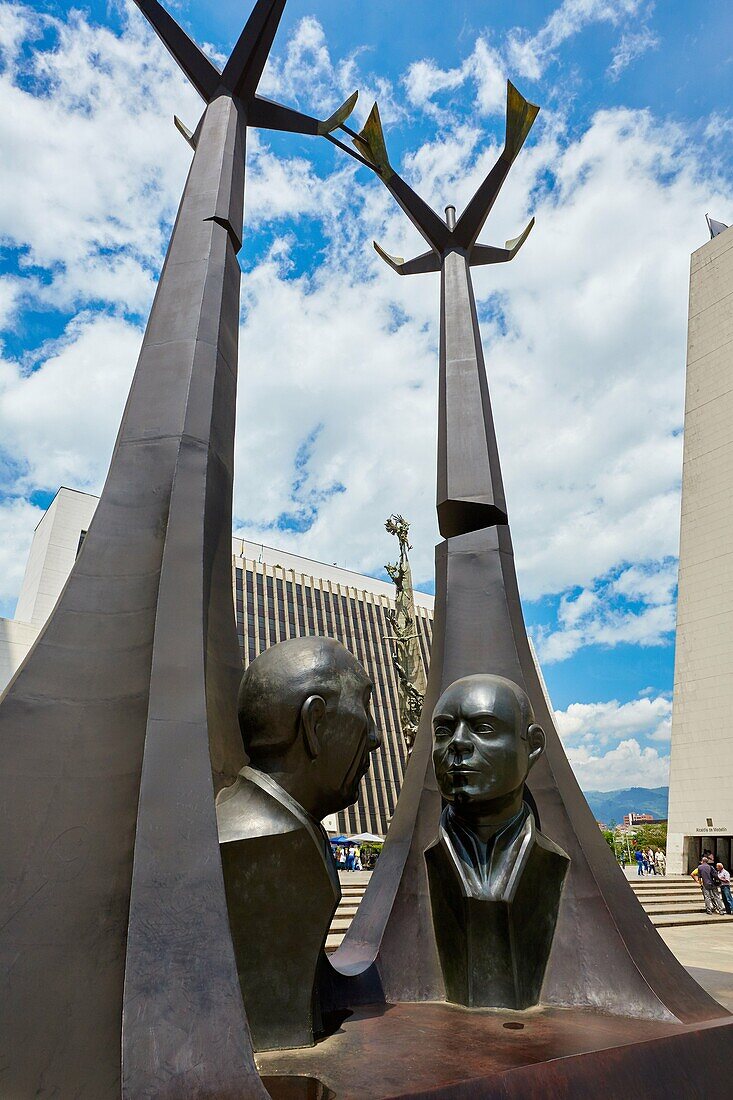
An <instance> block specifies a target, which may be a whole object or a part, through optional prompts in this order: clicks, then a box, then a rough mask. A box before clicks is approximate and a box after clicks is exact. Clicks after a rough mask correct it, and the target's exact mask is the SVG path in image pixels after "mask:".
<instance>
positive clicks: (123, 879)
mask: <svg viewBox="0 0 733 1100" xmlns="http://www.w3.org/2000/svg"><path fill="white" fill-rule="evenodd" d="M138 6H139V7H140V8H141V10H143V11H144V13H145V14H146V15H147V17H148V18H149V19H150V21H151V22H152V23H153V25H154V26H155V29H156V31H157V32H158V34H159V35H160V37H161V38H162V39H163V41H164V42H165V43H166V45H167V47H168V48H169V49H170V51H171V53H172V54H173V56H174V57H175V58H176V60H177V61H178V62H179V64H180V65H181V67H182V68H183V70H184V71H185V72H186V73H187V75H188V76H189V78H190V79H191V80H192V82H193V84H194V86H195V87H196V88H197V89H198V90H199V92H200V93H201V94H202V96H203V97H204V99H205V100H206V101H207V107H206V111H205V114H204V118H203V119H202V120H201V122H200V124H199V126H198V127H197V129H196V132H195V134H192V135H190V141H191V143H192V145H193V146H194V147H195V154H194V158H193V163H192V166H191V171H190V173H189V177H188V181H187V184H186V189H185V191H184V195H183V199H182V202H181V207H180V210H179V214H178V217H177V220H176V224H175V228H174V231H173V236H172V239H171V244H170V248H169V251H168V255H167V257H166V261H165V265H164V267H163V271H162V274H161V278H160V282H159V285H158V290H157V293H156V297H155V301H154V304H153V309H152V312H151V316H150V320H149V323H148V326H147V330H146V333H145V337H144V340H143V345H142V349H141V352H140V358H139V361H138V364H137V369H136V371H135V376H134V378H133V382H132V386H131V389H130V395H129V398H128V401H127V406H126V408H125V412H124V416H123V420H122V424H121V426H120V431H119V435H118V438H117V442H116V445H115V448H114V453H113V457H112V462H111V466H110V470H109V474H108V476H107V480H106V483H105V487H104V490H103V493H102V497H101V500H100V503H99V506H98V508H97V512H96V514H95V517H94V520H93V521H92V524H91V526H90V529H89V533H88V534H87V537H86V539H85V540H84V546H83V548H82V551H81V553H80V555H79V558H78V560H77V562H76V565H75V567H74V569H73V571H72V573H71V576H70V578H69V581H68V583H67V585H66V587H65V589H64V592H63V593H62V595H61V597H60V599H59V602H58V604H57V607H56V609H55V611H54V613H53V615H52V616H51V618H50V620H49V622H48V623H47V625H46V627H45V629H44V631H43V632H42V634H41V636H40V637H39V639H38V641H37V643H36V645H35V646H34V648H33V650H32V651H31V653H30V654H29V656H28V658H27V660H26V661H25V662H24V664H23V666H22V667H21V669H20V670H19V671H18V673H17V674H16V676H15V677H14V679H13V681H12V682H11V684H10V685H9V687H8V688H7V690H6V692H5V693H4V695H3V697H2V701H1V702H0V776H1V779H0V782H1V783H2V798H0V814H1V815H2V817H1V819H0V828H1V831H2V846H1V849H0V850H1V855H0V860H1V861H2V868H1V872H2V873H1V877H2V882H3V891H2V901H1V902H0V905H1V906H2V908H1V909H0V927H1V931H0V968H1V972H2V986H1V990H0V1036H1V1038H0V1042H2V1049H0V1094H2V1095H3V1096H8V1097H13V1100H24V1098H25V1097H31V1096H52V1095H53V1096H64V1097H66V1096H74V1097H79V1098H82V1097H89V1098H90V1100H103V1098H106V1097H119V1095H120V1092H121V1090H122V1092H123V1094H124V1095H125V1096H126V1097H129V1098H130V1100H133V1098H134V1100H140V1098H142V1097H148V1096H149V1097H153V1096H155V1097H157V1098H160V1097H166V1096H170V1097H176V1098H177V1100H183V1098H185V1097H193V1096H196V1097H199V1096H212V1095H216V1096H217V1097H219V1098H225V1097H234V1096H237V1097H242V1096H253V1097H254V1096H264V1095H265V1093H264V1090H263V1088H262V1086H261V1084H260V1082H259V1079H258V1077H257V1074H256V1071H255V1068H254V1063H253V1060H252V1049H251V1043H250V1039H249V1033H248V1029H247V1024H246V1019H245V1014H244V1010H243V1008H242V1002H241V997H240V993H239V985H238V980H237V971H236V965H235V960H234V952H233V949H232V943H231V937H230V934H229V928H228V922H227V912H226V901H225V895H224V884H223V877H222V871H221V862H220V858H219V852H218V840H217V832H216V821H215V812H214V791H215V787H218V786H221V785H222V784H223V783H225V782H227V781H231V779H232V778H233V777H234V775H236V773H237V770H238V769H239V767H240V766H241V763H242V762H243V752H242V747H241V742H240V739H239V735H238V731H237V726H236V708H235V700H236V683H237V679H238V676H239V672H240V671H241V665H240V659H239V651H238V646H237V640H236V633H235V624H234V610H233V606H232V598H231V484H232V454H233V433H234V408H235V396H236V377H237V338H238V325H239V280H240V271H239V265H238V262H237V257H236V252H237V249H238V248H239V246H240V244H241V240H242V211H243V188H244V151H245V133H246V125H247V124H248V123H249V124H255V123H256V121H257V120H256V119H254V117H253V118H252V119H249V118H248V115H247V111H248V108H250V107H252V105H253V104H256V103H257V102H258V100H257V96H256V93H255V89H256V85H257V81H258V80H259V75H260V74H261V72H262V68H263V67H264V64H265V61H266V58H267V54H268V52H269V49H270V45H271V43H272V39H273V36H274V34H275V31H276V29H277V25H278V23H279V19H280V16H281V15H282V10H283V8H284V0H277V2H275V0H258V3H257V4H256V5H255V8H254V11H253V13H252V16H251V18H250V20H249V22H248V24H247V27H246V28H245V30H244V32H243V34H242V37H241V38H240V41H239V43H238V45H237V47H236V49H235V53H234V55H233V57H232V59H231V60H230V62H229V64H228V65H227V67H226V69H225V71H224V73H219V72H218V70H217V69H216V68H215V67H214V66H213V65H212V64H211V62H209V61H208V59H207V58H206V57H205V56H204V55H203V54H202V53H201V51H200V50H199V49H198V47H196V46H195V45H194V44H193V43H192V42H191V41H190V39H188V37H187V36H186V35H185V34H184V32H183V31H182V30H181V29H180V27H178V25H177V24H176V23H175V22H174V20H172V19H171V17H170V16H169V15H168V14H167V12H165V10H164V9H163V8H162V7H161V6H160V4H158V3H156V2H155V0H139V4H138ZM240 91H241V94H240ZM243 96H244V97H245V98H243ZM274 108H277V110H276V111H275V110H274ZM265 109H266V110H267V111H271V110H272V111H273V112H274V115H273V118H272V124H273V125H277V126H278V127H282V128H286V129H291V130H295V129H300V130H301V131H302V132H307V133H313V134H315V133H318V132H320V128H321V127H322V126H323V124H322V123H319V122H318V120H317V119H311V118H309V117H308V116H305V115H300V114H299V113H298V112H289V110H288V108H286V107H281V106H280V105H274V106H273V107H272V108H271V107H270V106H269V105H266V107H265V108H263V110H265ZM268 124H269V122H268ZM212 777H213V778H212ZM121 1049H122V1072H123V1074H124V1081H121V1066H120V1050H121Z"/></svg>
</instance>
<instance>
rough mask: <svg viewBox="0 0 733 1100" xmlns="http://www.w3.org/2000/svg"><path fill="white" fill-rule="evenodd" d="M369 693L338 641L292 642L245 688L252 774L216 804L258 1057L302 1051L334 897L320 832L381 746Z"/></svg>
mask: <svg viewBox="0 0 733 1100" xmlns="http://www.w3.org/2000/svg"><path fill="white" fill-rule="evenodd" d="M372 692H373V684H372V682H371V681H370V679H369V677H368V676H367V674H366V672H365V671H364V669H363V668H362V666H361V665H360V664H359V662H358V661H357V660H356V658H355V657H353V656H352V654H351V653H349V652H348V650H347V649H345V648H344V646H342V645H341V643H340V642H337V641H335V640H334V639H332V638H314V637H310V638H290V639H289V640H288V641H285V642H280V643H279V644H278V645H274V646H272V647H271V648H270V649H268V650H266V651H265V652H264V653H261V654H260V656H259V657H257V658H256V660H254V661H253V662H252V663H251V664H250V665H248V667H247V670H246V672H245V674H244V677H243V678H242V686H241V689H240V692H239V722H240V728H241V732H242V740H243V743H244V747H245V750H246V752H247V756H248V758H249V760H250V765H251V766H249V767H246V768H243V769H242V771H241V772H240V774H239V776H238V778H237V781H236V783H235V784H233V785H232V786H231V787H228V788H227V789H226V790H223V791H222V792H221V793H220V795H219V797H218V799H217V817H218V823H219V840H220V844H221V855H222V862H223V867H224V882H225V887H226V895H227V904H228V908H229V920H230V926H231V930H232V936H233V939H234V949H235V954H236V958H237V969H238V973H239V981H240V984H241V987H242V995H243V997H244V1005H245V1008H246V1010H247V1018H248V1020H249V1024H250V1028H251V1031H252V1039H253V1043H254V1047H255V1050H269V1049H280V1048H284V1047H298V1046H308V1045H311V1044H312V1043H313V1041H314V1037H315V1035H316V1034H317V1033H318V1032H319V1031H320V1030H321V1013H320V1004H319V1001H318V995H317V989H316V976H317V973H318V970H319V968H320V967H321V965H322V964H323V963H324V962H325V957H324V954H323V952H324V947H325V943H326V936H327V934H328V929H329V925H330V924H331V921H332V919H333V915H334V912H335V911H336V906H337V905H338V902H339V899H340V897H341V888H340V886H339V881H338V874H337V872H336V865H335V863H334V860H333V856H332V853H331V845H330V843H329V840H328V837H327V835H326V833H325V832H324V830H323V827H322V826H321V824H320V822H321V820H322V819H323V818H324V817H326V816H328V815H329V814H335V813H338V812H339V811H340V810H343V809H345V808H346V807H347V806H351V805H352V804H353V803H354V802H355V801H356V799H357V797H358V793H359V784H360V782H361V780H362V779H363V778H364V775H365V774H366V772H367V769H368V767H369V762H370V756H371V753H372V752H374V751H375V749H377V748H378V747H379V744H380V741H379V737H378V736H377V732H376V727H375V724H374V717H373V714H372V701H371V700H372Z"/></svg>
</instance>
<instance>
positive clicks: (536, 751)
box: [527, 723, 547, 768]
mask: <svg viewBox="0 0 733 1100" xmlns="http://www.w3.org/2000/svg"><path fill="white" fill-rule="evenodd" d="M546 744H547V738H546V737H545V731H544V730H543V728H542V726H538V725H537V724H536V723H534V724H533V725H531V726H530V727H529V729H528V730H527V748H528V749H529V766H530V768H531V767H532V765H533V764H536V763H537V761H538V760H539V758H540V757H541V756H542V753H543V752H544V751H545V746H546Z"/></svg>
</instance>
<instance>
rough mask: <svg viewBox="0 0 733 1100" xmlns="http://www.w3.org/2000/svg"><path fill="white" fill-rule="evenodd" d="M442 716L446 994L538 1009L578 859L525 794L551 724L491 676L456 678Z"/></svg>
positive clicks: (433, 851) (438, 720) (438, 900)
mask: <svg viewBox="0 0 733 1100" xmlns="http://www.w3.org/2000/svg"><path fill="white" fill-rule="evenodd" d="M432 721H433V762H434V765H435V774H436V778H437V781H438V786H439V788H440V791H441V794H442V796H443V800H444V809H443V812H442V814H441V818H440V825H439V830H438V839H437V840H436V842H435V843H434V844H433V845H432V846H431V847H430V848H428V850H427V851H426V853H425V860H426V864H427V871H428V881H429V886H430V900H431V908H432V914H433V925H434V930H435V938H436V943H437V947H438V954H439V957H440V963H441V969H442V971H443V978H444V981H445V988H446V996H447V999H448V1000H449V1001H453V1002H454V1003H457V1004H462V1005H466V1006H468V1007H485V1008H512V1009H523V1008H528V1007H530V1006H531V1005H535V1004H537V1003H538V1001H539V998H540V991H541V988H542V980H543V978H544V973H545V968H546V965H547V959H548V957H549V953H550V948H551V947H552V940H553V936H554V931H555V923H556V920H557V913H558V909H559V905H560V898H561V895H562V888H563V883H564V880H565V875H566V873H567V870H568V867H569V865H570V859H569V857H568V856H567V855H566V853H565V852H564V851H563V850H562V849H561V848H559V847H558V846H557V845H556V844H554V843H553V841H551V840H550V839H549V838H548V837H546V836H544V835H543V834H542V833H541V832H540V831H539V829H538V827H537V823H536V821H535V817H534V814H533V812H532V809H531V808H530V806H529V805H528V803H527V802H526V800H525V782H526V779H527V776H528V774H529V771H530V769H531V768H532V766H533V764H534V763H535V762H536V761H537V760H538V759H539V757H540V756H541V754H542V753H543V752H544V750H545V734H544V731H543V730H542V729H541V727H540V726H538V725H537V724H536V722H535V720H534V714H533V712H532V706H531V703H530V701H529V698H528V697H527V694H526V692H525V691H524V690H523V689H522V688H521V687H520V686H519V685H518V684H515V683H514V682H513V681H511V680H507V679H505V678H504V677H501V676H493V675H489V674H480V675H475V676H466V677H464V678H462V679H460V680H457V681H455V682H454V683H453V684H451V685H450V686H449V687H448V688H447V689H446V691H444V692H443V694H442V696H441V698H440V699H439V700H438V703H437V705H436V707H435V710H434V712H433V719H432Z"/></svg>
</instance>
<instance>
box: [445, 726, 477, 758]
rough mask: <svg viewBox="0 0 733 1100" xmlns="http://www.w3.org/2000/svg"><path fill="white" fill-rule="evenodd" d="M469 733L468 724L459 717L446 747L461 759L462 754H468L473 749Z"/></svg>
mask: <svg viewBox="0 0 733 1100" xmlns="http://www.w3.org/2000/svg"><path fill="white" fill-rule="evenodd" d="M469 733H470V730H469V727H468V724H467V723H466V722H464V721H463V719H459V720H458V722H457V723H456V728H455V729H454V731H453V736H452V737H451V739H450V744H449V746H448V747H449V749H450V750H451V752H452V753H453V755H454V756H456V757H458V758H459V759H461V760H462V759H463V757H464V756H468V755H469V753H471V752H472V750H473V742H472V741H471V738H470V736H469Z"/></svg>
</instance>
